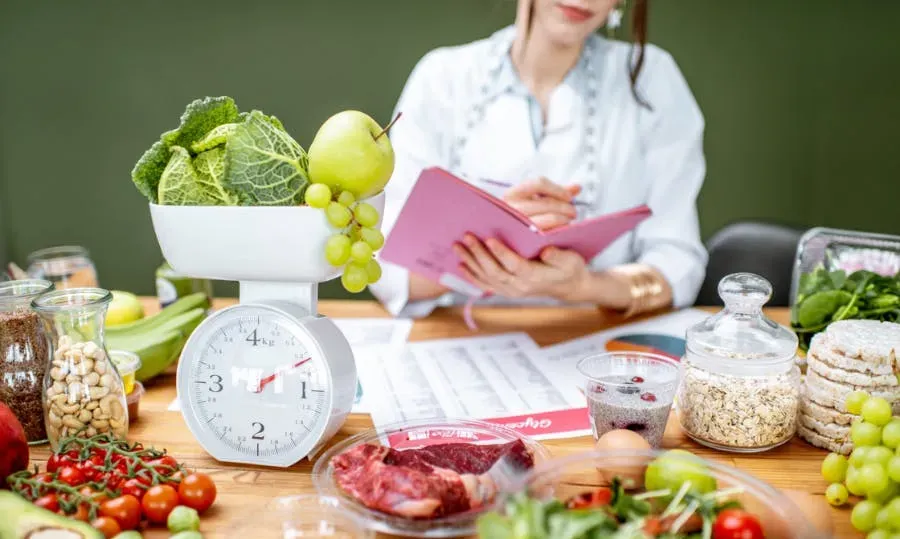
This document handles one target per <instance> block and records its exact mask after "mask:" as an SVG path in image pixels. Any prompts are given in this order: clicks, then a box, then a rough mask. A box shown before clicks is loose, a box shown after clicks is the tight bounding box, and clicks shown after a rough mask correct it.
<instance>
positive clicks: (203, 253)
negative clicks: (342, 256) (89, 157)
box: [150, 192, 385, 283]
mask: <svg viewBox="0 0 900 539" xmlns="http://www.w3.org/2000/svg"><path fill="white" fill-rule="evenodd" d="M384 198H385V197H384V192H381V193H379V194H377V195H375V196H373V197H371V198H369V199H366V200H365V201H364V202H367V203H369V204H371V205H372V206H374V207H375V209H376V210H378V215H379V216H380V215H382V213H383V212H384ZM150 216H151V218H152V219H153V228H154V230H155V231H156V237H157V240H158V241H159V245H160V248H161V249H162V254H163V256H164V257H165V259H166V260H167V261H168V262H169V264H170V265H171V266H172V268H173V269H175V271H177V272H179V273H182V274H184V275H188V276H190V277H196V278H207V279H216V280H224V281H268V282H282V283H291V282H295V283H296V282H309V283H319V282H324V281H328V280H331V279H334V278H335V277H337V276H339V275H340V274H341V269H340V268H336V267H334V266H332V265H331V264H329V263H328V262H327V261H326V260H325V241H326V240H327V239H328V237H329V236H331V235H332V234H334V233H335V232H337V229H336V228H335V227H333V226H332V225H330V224H329V223H328V220H327V219H326V217H325V212H324V211H323V210H320V209H316V208H311V207H309V206H165V205H158V204H150ZM376 226H377V227H378V228H380V227H381V218H380V217H379V221H378V224H377V225H376Z"/></svg>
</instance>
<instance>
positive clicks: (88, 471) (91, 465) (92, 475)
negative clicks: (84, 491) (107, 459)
mask: <svg viewBox="0 0 900 539" xmlns="http://www.w3.org/2000/svg"><path fill="white" fill-rule="evenodd" d="M76 466H77V468H78V470H79V471H80V472H81V473H82V474H84V477H85V479H87V480H88V481H97V480H99V479H100V477H101V476H102V475H103V459H102V458H100V457H98V456H96V455H94V456H92V457H88V459H87V460H83V461H81V462H79V463H78V464H77V465H76Z"/></svg>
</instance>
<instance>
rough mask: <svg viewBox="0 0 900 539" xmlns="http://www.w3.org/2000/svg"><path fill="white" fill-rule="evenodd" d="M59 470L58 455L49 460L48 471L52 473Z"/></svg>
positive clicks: (51, 456) (53, 455)
mask: <svg viewBox="0 0 900 539" xmlns="http://www.w3.org/2000/svg"><path fill="white" fill-rule="evenodd" d="M58 469H59V455H57V454H56V453H54V454H52V455H50V458H49V459H47V471H48V472H50V473H53V472H55V471H56V470H58Z"/></svg>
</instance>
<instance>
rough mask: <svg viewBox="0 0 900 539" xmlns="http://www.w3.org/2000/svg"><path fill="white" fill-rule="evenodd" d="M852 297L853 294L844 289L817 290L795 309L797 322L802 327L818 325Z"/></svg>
mask: <svg viewBox="0 0 900 539" xmlns="http://www.w3.org/2000/svg"><path fill="white" fill-rule="evenodd" d="M852 299H853V295H852V294H850V293H849V292H845V291H844V290H826V291H824V292H817V293H815V294H813V295H811V296H809V297H808V298H806V300H805V301H804V302H803V303H802V304H801V305H800V308H799V309H798V311H797V322H798V323H799V324H800V326H801V327H804V328H810V327H813V326H818V325H819V324H821V323H823V322H825V321H826V320H828V319H829V317H831V316H832V315H833V314H834V313H835V311H837V309H838V308H840V307H842V306H844V305H846V304H847V303H849V302H850V301H851V300H852Z"/></svg>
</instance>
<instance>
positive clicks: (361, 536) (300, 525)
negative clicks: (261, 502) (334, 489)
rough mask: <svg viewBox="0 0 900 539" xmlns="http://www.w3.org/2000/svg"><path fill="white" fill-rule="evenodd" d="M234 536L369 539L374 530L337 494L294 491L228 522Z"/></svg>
mask: <svg viewBox="0 0 900 539" xmlns="http://www.w3.org/2000/svg"><path fill="white" fill-rule="evenodd" d="M228 529H229V530H230V532H229V533H228V534H227V537H234V538H235V539H247V538H250V537H253V538H254V539H305V538H318V537H330V538H332V539H370V538H372V537H374V535H375V534H374V533H372V532H371V531H369V530H367V529H366V527H365V526H364V525H363V524H362V522H360V521H359V519H357V518H356V517H354V516H353V515H352V514H350V513H349V512H347V511H346V509H344V508H343V507H342V506H341V505H340V502H339V501H338V499H337V498H332V497H330V496H315V495H296V496H281V497H278V498H273V499H272V500H270V501H269V503H267V504H266V505H265V507H263V508H262V509H261V510H259V511H254V512H253V518H247V517H246V515H245V516H241V517H239V518H238V519H237V520H236V525H235V526H229V527H228Z"/></svg>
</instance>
